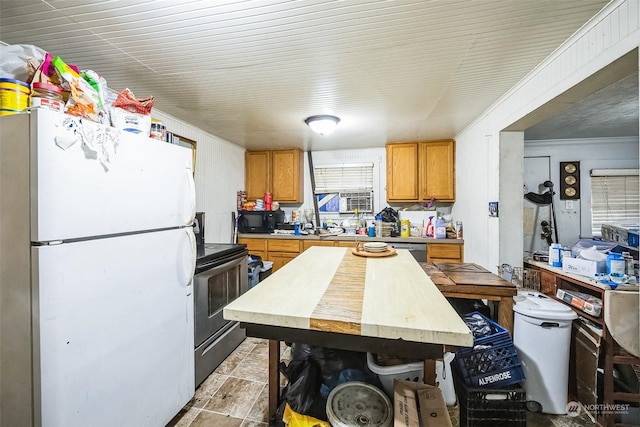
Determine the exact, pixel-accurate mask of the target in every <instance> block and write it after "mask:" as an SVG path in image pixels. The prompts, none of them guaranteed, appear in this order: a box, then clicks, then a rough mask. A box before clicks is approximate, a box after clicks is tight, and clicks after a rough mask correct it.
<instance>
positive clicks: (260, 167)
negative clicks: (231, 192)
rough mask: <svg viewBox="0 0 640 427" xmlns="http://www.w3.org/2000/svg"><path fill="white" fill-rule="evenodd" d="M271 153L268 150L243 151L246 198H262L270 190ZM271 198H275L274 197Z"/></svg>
mask: <svg viewBox="0 0 640 427" xmlns="http://www.w3.org/2000/svg"><path fill="white" fill-rule="evenodd" d="M270 169H271V155H270V152H269V151H246V152H245V153H244V181H245V182H244V186H245V189H246V191H247V200H256V199H262V198H263V197H264V193H267V192H270V191H271V185H270V182H271V175H270ZM273 200H276V199H275V198H274V199H273Z"/></svg>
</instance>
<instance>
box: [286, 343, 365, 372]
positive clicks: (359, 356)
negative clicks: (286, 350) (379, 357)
mask: <svg viewBox="0 0 640 427" xmlns="http://www.w3.org/2000/svg"><path fill="white" fill-rule="evenodd" d="M291 359H292V360H313V361H315V362H316V363H317V364H318V366H319V367H320V370H321V372H322V377H323V378H328V377H331V376H332V375H336V374H337V373H339V372H340V371H342V370H345V369H359V370H363V369H364V368H365V367H366V366H367V353H363V352H360V351H349V350H337V349H334V348H327V347H318V346H313V345H308V344H301V343H292V344H291Z"/></svg>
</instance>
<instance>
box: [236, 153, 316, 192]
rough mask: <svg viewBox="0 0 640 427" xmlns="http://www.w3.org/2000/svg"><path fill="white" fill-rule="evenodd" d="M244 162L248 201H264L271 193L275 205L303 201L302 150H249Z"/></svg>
mask: <svg viewBox="0 0 640 427" xmlns="http://www.w3.org/2000/svg"><path fill="white" fill-rule="evenodd" d="M244 159H245V162H244V167H245V189H246V192H247V200H256V199H262V198H263V197H264V193H267V192H270V193H271V195H272V199H273V201H274V202H276V201H277V202H279V203H301V202H303V201H304V200H303V195H302V190H303V175H302V167H303V166H302V165H303V159H302V151H301V150H298V149H295V148H294V149H287V150H271V151H247V152H245V156H244Z"/></svg>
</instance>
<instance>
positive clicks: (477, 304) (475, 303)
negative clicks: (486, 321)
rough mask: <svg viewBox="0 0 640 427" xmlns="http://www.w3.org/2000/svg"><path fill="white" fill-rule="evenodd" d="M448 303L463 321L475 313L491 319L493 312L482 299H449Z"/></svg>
mask: <svg viewBox="0 0 640 427" xmlns="http://www.w3.org/2000/svg"><path fill="white" fill-rule="evenodd" d="M447 301H449V304H451V307H453V309H454V310H455V311H456V313H458V316H460V317H461V318H462V319H464V316H465V315H466V314H467V313H471V312H474V311H477V312H480V313H482V314H484V315H485V316H487V317H491V310H490V309H489V306H488V305H487V304H485V303H484V302H483V301H482V300H481V299H467V298H453V297H447Z"/></svg>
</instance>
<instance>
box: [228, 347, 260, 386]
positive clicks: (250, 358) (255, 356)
mask: <svg viewBox="0 0 640 427" xmlns="http://www.w3.org/2000/svg"><path fill="white" fill-rule="evenodd" d="M229 375H230V376H232V377H236V378H245V379H248V380H252V381H258V382H263V383H266V382H267V381H269V356H268V355H266V354H264V352H263V351H261V350H260V349H257V350H254V351H252V352H251V353H249V354H247V356H246V357H245V358H244V359H243V360H242V361H241V362H240V363H239V364H238V366H236V368H235V369H234V370H233V371H231V373H230V374H229Z"/></svg>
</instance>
